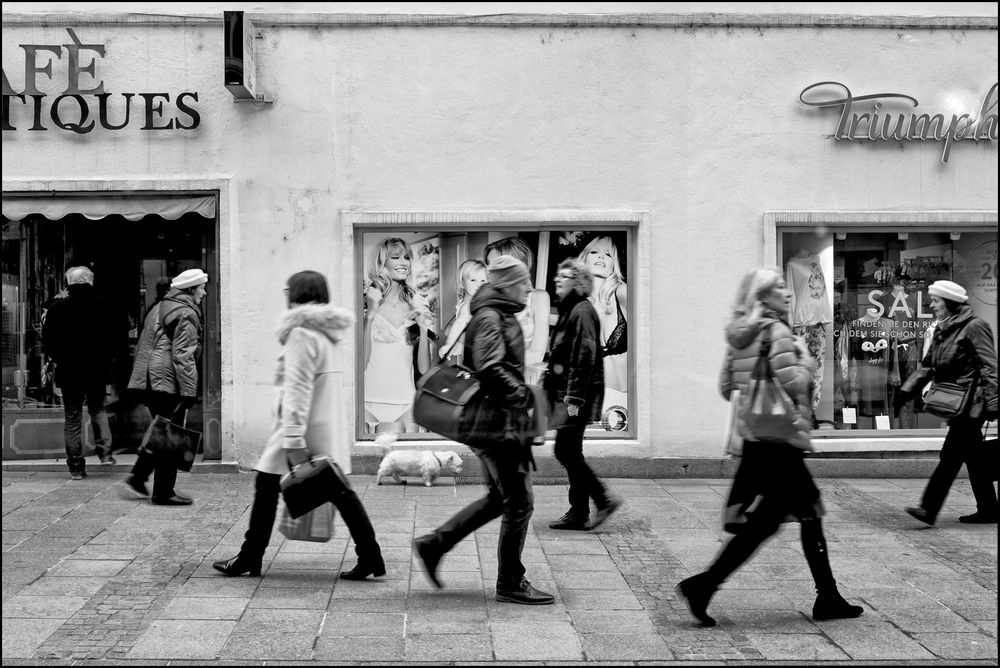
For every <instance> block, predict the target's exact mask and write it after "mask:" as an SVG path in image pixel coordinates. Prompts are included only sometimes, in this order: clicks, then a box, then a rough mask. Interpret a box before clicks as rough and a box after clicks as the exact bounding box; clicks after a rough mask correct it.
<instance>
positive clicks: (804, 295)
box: [785, 246, 833, 416]
mask: <svg viewBox="0 0 1000 668" xmlns="http://www.w3.org/2000/svg"><path fill="white" fill-rule="evenodd" d="M785 282H786V283H787V284H788V289H789V290H791V293H792V304H791V309H790V310H789V315H790V317H791V321H792V331H793V332H795V333H796V334H798V335H799V336H801V337H802V338H803V339H804V340H805V343H806V347H808V349H809V354H810V355H812V358H813V360H814V361H815V362H816V368H815V371H814V372H813V392H812V409H813V415H814V416H816V415H817V412H818V410H819V402H820V397H821V395H822V392H823V371H824V369H823V367H824V361H825V360H826V346H827V339H828V336H829V334H828V331H829V330H831V329H832V327H833V302H832V300H831V299H830V296H829V294H827V290H826V277H825V276H824V275H823V266H822V265H821V264H820V257H819V255H817V254H816V253H814V252H813V251H812V250H811V249H810V248H808V247H805V246H803V247H802V248H800V249H799V250H798V252H797V253H795V255H793V256H792V258H791V259H789V260H788V262H787V264H786V265H785Z"/></svg>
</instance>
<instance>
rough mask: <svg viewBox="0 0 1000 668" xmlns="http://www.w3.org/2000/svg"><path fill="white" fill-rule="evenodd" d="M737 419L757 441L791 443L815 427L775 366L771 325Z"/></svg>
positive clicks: (748, 435) (744, 431)
mask: <svg viewBox="0 0 1000 668" xmlns="http://www.w3.org/2000/svg"><path fill="white" fill-rule="evenodd" d="M737 419H738V420H739V422H740V424H741V425H742V429H743V436H744V437H745V438H748V439H750V440H754V441H772V442H776V443H788V442H789V441H791V440H792V438H794V437H795V436H796V435H797V434H798V433H800V432H803V431H805V432H807V433H808V431H809V429H810V427H811V425H807V424H806V420H805V419H804V417H803V415H802V412H801V411H800V410H799V408H798V406H796V405H795V402H794V401H793V400H792V398H791V397H789V396H788V393H787V392H785V388H783V387H782V386H781V383H780V382H779V381H778V379H777V378H776V377H775V375H774V370H773V369H771V330H770V329H768V330H766V331H765V332H764V336H763V337H762V339H761V342H760V355H759V356H758V357H757V364H756V365H755V366H754V369H753V372H752V373H751V374H750V380H749V382H748V383H747V387H746V394H744V396H743V397H742V398H741V401H740V407H739V413H738V415H737Z"/></svg>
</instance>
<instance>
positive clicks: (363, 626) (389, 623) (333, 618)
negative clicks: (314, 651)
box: [320, 612, 406, 638]
mask: <svg viewBox="0 0 1000 668" xmlns="http://www.w3.org/2000/svg"><path fill="white" fill-rule="evenodd" d="M405 624H406V615H405V614H402V613H397V612H350V613H341V612H328V613H327V614H326V619H325V620H324V622H323V629H322V631H321V633H320V636H321V637H330V636H336V637H345V638H351V637H355V638H361V637H364V638H369V637H370V638H402V637H403V634H404V628H405Z"/></svg>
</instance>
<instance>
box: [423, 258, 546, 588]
mask: <svg viewBox="0 0 1000 668" xmlns="http://www.w3.org/2000/svg"><path fill="white" fill-rule="evenodd" d="M486 276H487V279H488V281H489V282H488V283H486V284H485V285H483V286H482V287H481V288H479V291H478V292H477V293H476V295H475V297H473V298H472V304H471V310H472V320H471V321H470V322H469V326H468V330H467V331H466V334H465V354H464V355H463V359H464V360H465V361H466V363H467V364H468V365H469V366H470V367H471V368H472V370H473V371H474V372H475V374H476V377H477V378H478V379H479V382H480V383H481V384H482V387H483V388H485V389H486V392H487V393H488V396H489V399H490V401H491V402H492V403H493V404H494V405H495V406H496V410H497V411H503V412H504V414H505V418H506V419H505V421H504V423H505V424H512V423H513V422H515V421H516V420H517V419H518V415H526V414H527V410H528V408H529V406H533V405H534V395H533V394H532V391H531V389H530V388H529V387H528V386H527V384H526V383H525V382H524V335H523V334H522V332H521V325H520V323H518V321H517V314H518V313H519V312H520V311H522V310H524V306H525V304H526V303H527V301H528V293H529V292H530V290H531V275H530V274H529V273H528V267H527V266H525V264H524V263H523V262H521V261H520V260H518V259H515V258H513V257H511V256H509V255H500V256H499V257H495V258H493V261H492V262H490V265H489V267H488V268H487V272H486ZM470 445H471V444H470ZM472 447H473V451H474V452H475V453H476V455H477V456H478V457H479V460H480V461H481V462H482V465H483V475H484V477H485V478H486V495H485V496H483V497H482V498H480V499H478V500H476V501H473V502H472V503H470V504H469V505H467V506H466V507H465V508H463V509H462V510H460V511H458V513H456V514H455V515H454V516H452V518H451V519H449V520H448V521H446V522H445V523H444V524H442V525H441V526H439V527H438V528H437V529H435V530H434V531H432V532H431V533H429V534H426V535H424V536H420V537H419V538H417V539H416V540H415V541H414V545H415V547H416V550H417V555H418V556H419V557H420V560H421V562H422V563H423V566H424V570H425V571H426V572H427V576H428V578H430V580H431V582H432V583H433V584H434V585H435V586H437V587H440V586H441V583H440V581H439V580H438V577H437V566H438V562H439V561H440V560H441V559H442V557H444V555H445V553H446V552H448V551H449V550H450V549H451V548H453V547H454V546H455V545H456V544H458V542H459V541H460V540H462V539H463V538H465V537H466V536H468V535H469V534H470V533H472V532H473V531H475V530H476V529H478V528H480V527H482V526H484V525H485V524H486V523H488V522H490V521H492V520H494V519H496V518H498V517H502V520H501V523H500V540H499V543H498V545H497V588H496V600H498V601H503V602H507V603H521V604H524V605H546V604H549V603H552V602H553V600H554V597H553V596H552V594H548V593H546V592H543V591H539V590H537V589H535V588H534V587H532V586H531V583H530V582H528V580H526V579H525V577H524V573H525V568H524V564H523V563H522V561H521V552H522V550H523V549H524V540H525V538H526V537H527V535H528V529H529V528H530V524H529V521H530V519H531V514H532V512H533V510H534V492H533V491H532V489H531V473H530V471H529V468H528V467H529V464H530V463H533V462H534V459H533V458H532V456H531V443H530V441H528V442H527V443H524V442H520V441H519V440H518V438H517V437H516V435H514V433H513V430H510V429H506V428H505V429H504V433H497V434H485V435H483V439H482V445H481V446H480V445H475V446H472Z"/></svg>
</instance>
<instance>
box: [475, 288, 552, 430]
mask: <svg viewBox="0 0 1000 668" xmlns="http://www.w3.org/2000/svg"><path fill="white" fill-rule="evenodd" d="M469 310H470V311H471V312H472V320H470V321H469V327H468V329H467V330H466V332H465V349H464V353H465V355H464V358H463V359H464V360H465V364H466V365H467V366H468V367H469V368H470V369H472V370H473V371H475V373H476V377H477V378H478V379H479V382H480V383H481V384H482V387H483V389H484V390H485V391H486V393H487V394H488V395H489V396H490V398H492V399H493V400H495V401H497V402H499V403H501V404H502V405H503V406H504V407H505V408H507V409H520V411H519V412H523V411H524V409H526V408H527V407H528V406H533V405H534V398H533V395H532V393H531V390H529V389H528V386H527V384H526V383H525V382H524V334H522V332H521V324H520V323H519V322H518V321H517V318H516V317H515V316H516V314H517V313H518V312H520V311H523V310H524V305H523V304H518V303H517V302H516V301H514V300H512V299H509V298H507V297H505V296H503V295H502V294H500V293H499V292H497V290H496V289H495V288H494V287H493V286H491V285H490V284H488V283H487V284H486V285H483V286H482V287H481V288H479V290H478V291H477V292H476V295H475V296H474V297H473V298H472V303H471V304H470V305H469Z"/></svg>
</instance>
